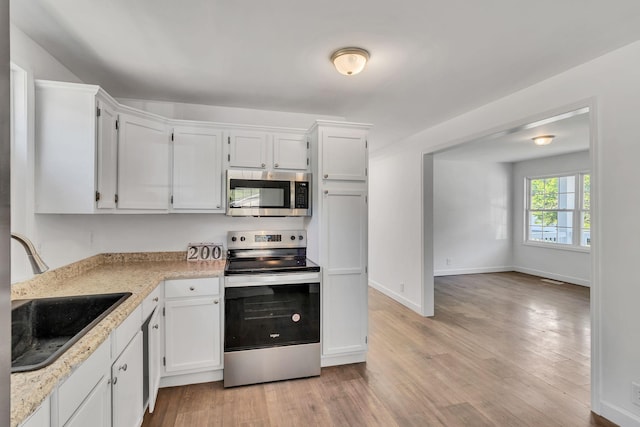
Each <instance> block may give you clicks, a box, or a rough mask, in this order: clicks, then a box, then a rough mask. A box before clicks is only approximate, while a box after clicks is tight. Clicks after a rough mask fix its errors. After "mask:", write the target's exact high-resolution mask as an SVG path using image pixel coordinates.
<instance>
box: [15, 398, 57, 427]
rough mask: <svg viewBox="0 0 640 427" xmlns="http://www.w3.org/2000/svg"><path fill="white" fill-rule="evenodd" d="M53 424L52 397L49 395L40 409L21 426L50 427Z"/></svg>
mask: <svg viewBox="0 0 640 427" xmlns="http://www.w3.org/2000/svg"><path fill="white" fill-rule="evenodd" d="M50 425H51V398H50V397H47V398H46V399H45V400H44V402H42V403H41V404H40V406H39V407H38V409H36V411H35V412H34V413H33V414H31V416H29V418H27V419H26V420H24V421H23V422H22V423H21V424H20V427H49V426H50Z"/></svg>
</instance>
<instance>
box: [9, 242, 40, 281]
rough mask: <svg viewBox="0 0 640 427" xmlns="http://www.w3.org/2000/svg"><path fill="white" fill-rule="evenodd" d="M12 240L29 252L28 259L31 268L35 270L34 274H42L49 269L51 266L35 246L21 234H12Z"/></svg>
mask: <svg viewBox="0 0 640 427" xmlns="http://www.w3.org/2000/svg"><path fill="white" fill-rule="evenodd" d="M11 238H12V239H16V240H17V241H18V242H20V244H21V245H22V246H23V247H24V250H25V251H27V257H28V258H29V262H30V263H31V268H33V274H42V273H44V272H45V271H47V270H48V269H49V266H48V265H47V264H46V263H45V262H44V261H43V260H42V258H41V257H40V255H39V254H38V251H36V248H35V246H33V243H31V240H29V239H28V238H27V237H26V236H23V235H22V234H19V233H11Z"/></svg>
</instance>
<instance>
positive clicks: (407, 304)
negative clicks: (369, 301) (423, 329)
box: [369, 280, 422, 316]
mask: <svg viewBox="0 0 640 427" xmlns="http://www.w3.org/2000/svg"><path fill="white" fill-rule="evenodd" d="M369 286H371V287H372V288H373V289H375V290H377V291H380V292H382V293H383V294H385V295H386V296H388V297H389V298H392V299H394V300H396V301H398V302H399V303H400V304H402V305H404V306H405V307H407V308H409V309H411V310H413V311H415V312H416V313H418V314H419V315H421V316H422V307H420V306H419V305H418V304H416V303H414V302H413V301H411V300H409V299H407V298H406V297H405V296H404V295H402V294H399V293H397V292H395V291H393V290H391V289H389V288H387V287H385V286H384V285H382V284H381V283H379V282H376V281H375V280H369Z"/></svg>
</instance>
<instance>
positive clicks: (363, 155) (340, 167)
mask: <svg viewBox="0 0 640 427" xmlns="http://www.w3.org/2000/svg"><path fill="white" fill-rule="evenodd" d="M321 139H322V141H321V144H320V146H321V151H322V154H321V155H322V171H320V174H321V177H322V178H323V179H329V180H342V181H366V180H367V161H368V158H367V139H366V133H364V132H362V131H361V130H358V129H354V130H345V129H334V128H330V127H329V128H326V129H323V130H322V135H321Z"/></svg>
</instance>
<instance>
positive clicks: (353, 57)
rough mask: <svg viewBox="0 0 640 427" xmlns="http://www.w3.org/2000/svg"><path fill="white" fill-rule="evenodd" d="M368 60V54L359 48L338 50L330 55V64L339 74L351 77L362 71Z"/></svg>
mask: <svg viewBox="0 0 640 427" xmlns="http://www.w3.org/2000/svg"><path fill="white" fill-rule="evenodd" d="M368 60H369V52H367V51H366V50H364V49H361V48H359V47H345V48H342V49H338V50H336V51H335V52H333V54H332V55H331V62H333V65H334V66H335V67H336V70H338V72H339V73H340V74H344V75H345V76H353V75H355V74H358V73H359V72H361V71H362V70H364V66H365V65H367V61H368Z"/></svg>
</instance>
